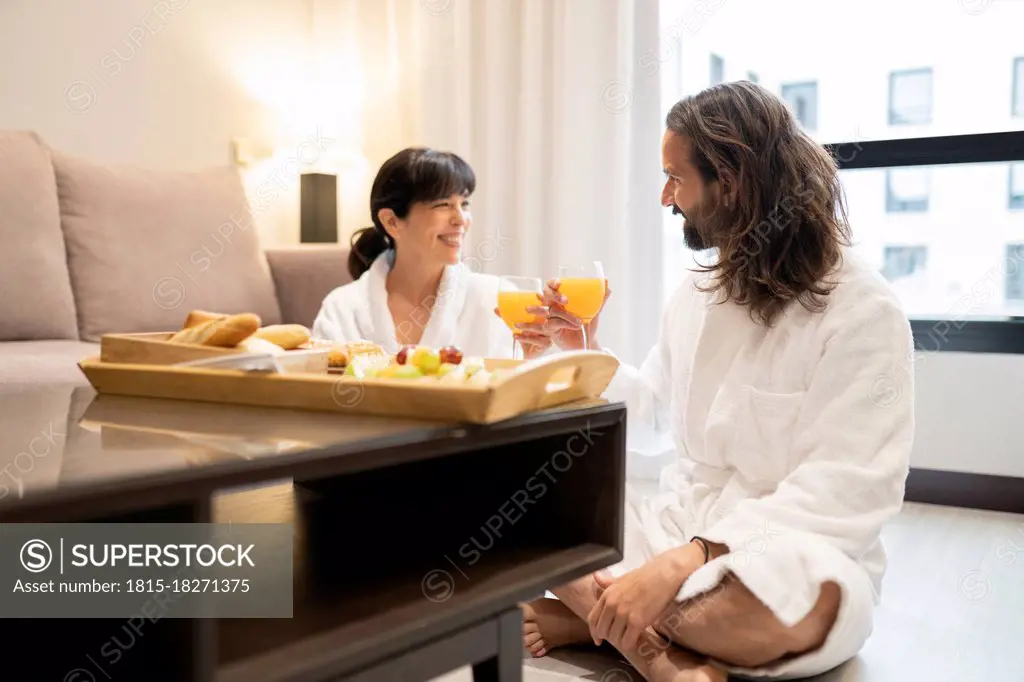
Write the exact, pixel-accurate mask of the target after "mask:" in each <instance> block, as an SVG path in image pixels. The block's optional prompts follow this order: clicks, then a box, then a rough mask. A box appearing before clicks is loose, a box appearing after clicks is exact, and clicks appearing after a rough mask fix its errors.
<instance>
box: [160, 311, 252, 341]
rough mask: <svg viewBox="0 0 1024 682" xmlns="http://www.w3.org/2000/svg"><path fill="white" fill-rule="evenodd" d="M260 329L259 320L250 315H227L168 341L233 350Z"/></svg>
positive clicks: (180, 333) (190, 329)
mask: <svg viewBox="0 0 1024 682" xmlns="http://www.w3.org/2000/svg"><path fill="white" fill-rule="evenodd" d="M259 328H260V318H259V316H258V315H254V314H252V313H242V314H240V315H229V316H227V317H223V318H219V319H215V320H210V321H208V322H203V323H202V324H200V325H197V326H195V327H189V328H188V329H182V330H181V331H180V332H178V333H176V334H175V335H174V336H172V337H171V338H169V339H168V341H170V342H171V343H189V344H195V345H201V346H218V347H221V348H233V347H235V346H237V345H238V344H239V343H241V342H242V341H244V340H245V339H247V338H249V337H250V336H252V335H253V333H255V331H256V330H257V329H259Z"/></svg>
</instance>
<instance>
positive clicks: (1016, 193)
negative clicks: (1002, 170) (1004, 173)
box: [1010, 163, 1024, 208]
mask: <svg viewBox="0 0 1024 682" xmlns="http://www.w3.org/2000/svg"><path fill="white" fill-rule="evenodd" d="M1010 208H1024V163H1011V164H1010Z"/></svg>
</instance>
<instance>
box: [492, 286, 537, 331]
mask: <svg viewBox="0 0 1024 682" xmlns="http://www.w3.org/2000/svg"><path fill="white" fill-rule="evenodd" d="M538 296H539V294H538V293H537V292H536V291H499V292H498V312H499V313H500V314H501V319H502V320H504V322H505V324H507V325H508V328H509V329H511V330H512V333H513V334H516V333H518V332H519V330H518V329H516V325H517V324H525V323H529V322H536V321H537V319H536V316H535V315H534V314H533V313H528V312H526V309H527V308H528V307H531V306H539V305H540V298H539V297H538Z"/></svg>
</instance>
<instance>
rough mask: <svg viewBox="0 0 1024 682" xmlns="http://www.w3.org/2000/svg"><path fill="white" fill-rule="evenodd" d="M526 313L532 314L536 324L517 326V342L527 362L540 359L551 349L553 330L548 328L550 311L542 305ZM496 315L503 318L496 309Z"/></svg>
mask: <svg viewBox="0 0 1024 682" xmlns="http://www.w3.org/2000/svg"><path fill="white" fill-rule="evenodd" d="M526 312H528V313H532V314H533V317H534V319H535V320H537V321H536V322H527V323H519V324H517V325H516V329H518V331H517V332H516V341H518V342H519V346H520V347H521V348H522V349H523V356H524V357H525V358H526V359H527V360H531V359H533V358H536V357H539V356H541V355H543V354H544V351H546V350H547V349H548V348H550V347H551V344H552V341H551V330H550V329H549V328H548V324H547V321H548V309H547V307H545V306H542V305H536V306H530V307H529V308H527V309H526ZM494 314H495V315H497V316H498V317H501V312H500V311H499V310H498V309H497V308H495V309H494Z"/></svg>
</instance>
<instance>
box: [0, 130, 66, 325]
mask: <svg viewBox="0 0 1024 682" xmlns="http://www.w3.org/2000/svg"><path fill="white" fill-rule="evenodd" d="M0 246H2V248H0V341H17V340H22V339H77V338H78V327H77V324H76V321H75V299H74V297H73V296H72V294H71V281H70V279H69V277H68V264H67V255H66V253H65V251H64V235H63V234H62V233H61V229H60V207H59V205H58V203H57V185H56V184H55V182H54V177H53V165H52V164H51V162H50V151H49V149H47V147H46V145H45V144H44V143H43V141H42V140H41V139H40V138H39V136H37V135H36V134H35V133H30V132H3V133H0Z"/></svg>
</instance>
